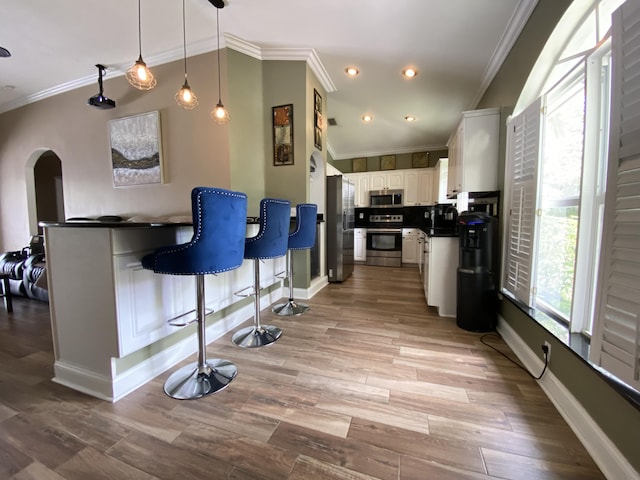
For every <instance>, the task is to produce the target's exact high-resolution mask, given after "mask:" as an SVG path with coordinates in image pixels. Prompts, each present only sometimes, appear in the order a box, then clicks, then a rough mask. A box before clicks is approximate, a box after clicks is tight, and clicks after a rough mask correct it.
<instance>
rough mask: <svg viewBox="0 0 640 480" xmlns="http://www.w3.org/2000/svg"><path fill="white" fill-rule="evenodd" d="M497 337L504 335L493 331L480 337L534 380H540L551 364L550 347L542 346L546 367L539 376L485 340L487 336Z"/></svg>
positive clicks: (482, 341)
mask: <svg viewBox="0 0 640 480" xmlns="http://www.w3.org/2000/svg"><path fill="white" fill-rule="evenodd" d="M489 336H491V337H497V338H500V339H502V337H501V336H500V334H498V333H497V332H492V333H485V334H484V335H482V336H481V337H480V343H482V344H483V345H486V346H487V347H489V348H492V349H493V350H495V351H496V352H498V353H499V354H500V355H502V356H503V357H504V358H506V359H507V360H509V361H510V362H511V363H513V364H514V365H516V366H517V367H519V368H521V369H522V370H524V371H525V372H527V373H528V374H529V376H530V377H531V378H533V379H534V380H540V379H541V378H542V376H543V375H544V374H545V372H546V371H547V367H548V366H549V347H547V346H546V345H543V346H542V353H543V355H544V367H543V369H542V372H541V373H540V375H538V376H537V377H536V376H535V375H533V374H532V373H531V372H530V371H529V370H527V368H526V367H525V366H524V365H522V364H520V363H518V362H516V361H515V360H514V359H513V358H511V357H509V356H508V355H507V354H505V353H504V352H502V351H500V350H498V349H497V348H496V347H494V346H493V345H491V344H489V343H487V342H485V341H484V339H485V337H489Z"/></svg>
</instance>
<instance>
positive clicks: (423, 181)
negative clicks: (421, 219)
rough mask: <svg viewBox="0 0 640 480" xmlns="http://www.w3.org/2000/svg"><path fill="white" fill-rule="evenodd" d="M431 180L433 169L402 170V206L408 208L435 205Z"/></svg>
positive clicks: (432, 181)
mask: <svg viewBox="0 0 640 480" xmlns="http://www.w3.org/2000/svg"><path fill="white" fill-rule="evenodd" d="M433 178H434V169H433V168H415V169H411V170H404V205H405V206H407V207H409V206H412V205H433V204H434V203H436V198H435V196H434V190H433V183H434V180H433Z"/></svg>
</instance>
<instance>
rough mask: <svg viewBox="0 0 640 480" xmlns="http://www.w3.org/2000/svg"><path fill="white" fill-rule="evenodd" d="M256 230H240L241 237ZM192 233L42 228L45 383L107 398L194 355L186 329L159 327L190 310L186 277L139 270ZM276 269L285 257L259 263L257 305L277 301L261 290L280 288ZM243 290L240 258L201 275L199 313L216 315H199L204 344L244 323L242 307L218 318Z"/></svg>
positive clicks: (248, 266)
mask: <svg viewBox="0 0 640 480" xmlns="http://www.w3.org/2000/svg"><path fill="white" fill-rule="evenodd" d="M257 230H258V225H257V224H255V225H254V224H249V225H247V235H248V236H253V235H255V234H256V233H257ZM192 234H193V228H192V227H191V226H186V225H182V226H176V225H171V224H162V225H149V224H141V226H132V225H131V224H129V225H122V226H114V225H111V226H109V225H106V226H100V225H95V224H92V225H77V226H73V225H70V224H45V236H46V243H45V244H46V258H47V281H48V285H49V307H50V312H51V324H52V335H53V343H54V355H55V364H54V375H55V376H54V378H53V381H55V382H57V383H60V384H62V385H65V386H68V387H70V388H73V389H76V390H79V391H82V392H84V393H87V394H89V395H93V396H95V397H98V398H101V399H104V400H108V401H112V402H115V401H117V400H118V399H120V398H122V397H123V396H125V395H126V394H128V393H129V392H131V391H133V390H135V389H136V388H138V387H139V386H141V385H143V384H144V383H146V382H148V381H149V380H151V379H152V378H154V377H156V376H157V375H159V374H161V373H163V372H164V371H166V370H168V369H169V368H172V367H173V366H174V365H176V364H177V363H178V362H180V361H181V360H183V359H184V358H185V357H187V356H188V355H190V354H192V353H194V352H195V351H196V349H197V341H196V338H195V335H196V333H195V324H192V325H190V326H187V327H175V326H171V325H170V324H169V323H168V322H169V320H170V319H172V318H174V317H176V316H179V315H183V314H185V313H187V312H190V311H192V310H194V309H195V304H196V291H195V278H194V277H193V276H182V275H163V274H156V273H154V272H152V271H151V270H145V269H143V268H142V265H141V259H142V257H143V256H144V255H146V254H147V253H150V252H152V251H153V250H154V249H155V248H157V247H160V246H164V245H172V244H179V243H185V242H188V241H189V240H190V239H191V236H192ZM284 269H285V257H281V258H277V259H274V260H267V261H266V262H265V264H264V265H263V266H261V268H260V273H261V275H260V276H261V285H262V288H263V289H265V290H263V298H262V308H266V307H267V306H268V305H270V304H271V303H273V302H274V301H276V300H277V299H279V298H280V297H281V291H280V289H279V288H273V289H270V288H268V287H270V286H273V285H275V284H279V283H281V281H280V280H279V279H277V278H275V274H276V273H278V272H281V271H283V270H284ZM252 284H253V268H252V262H250V261H245V262H244V263H243V264H242V266H241V267H240V268H238V269H236V270H231V271H229V272H225V273H222V274H220V275H206V276H205V292H206V301H207V311H210V310H213V311H215V312H218V313H215V314H213V315H210V316H209V317H208V322H207V323H208V326H207V340H208V341H209V342H211V341H213V340H214V339H216V338H217V337H220V336H221V335H223V334H224V333H226V332H228V331H230V330H232V329H234V328H235V327H236V326H238V325H239V324H240V323H242V322H244V321H245V320H247V319H249V318H251V317H252V315H253V305H252V304H251V302H249V301H245V302H244V303H243V306H242V307H241V308H239V309H233V310H234V311H233V312H231V313H228V314H225V312H221V311H223V310H224V309H225V308H226V307H229V306H230V305H232V304H233V303H235V302H239V301H241V300H243V299H242V298H241V297H237V296H235V295H234V294H233V292H236V291H238V290H241V289H242V288H245V287H247V286H249V285H252ZM266 292H269V293H268V294H267V295H266V296H265V295H264V294H265V293H266ZM194 317H195V313H190V314H188V315H187V316H185V317H184V318H182V319H185V320H186V319H192V318H194ZM212 317H213V321H212ZM182 319H181V320H182Z"/></svg>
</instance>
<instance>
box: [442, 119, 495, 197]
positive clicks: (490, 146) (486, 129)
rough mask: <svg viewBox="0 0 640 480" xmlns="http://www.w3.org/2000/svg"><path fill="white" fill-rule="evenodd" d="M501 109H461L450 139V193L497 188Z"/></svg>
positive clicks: (451, 194)
mask: <svg viewBox="0 0 640 480" xmlns="http://www.w3.org/2000/svg"><path fill="white" fill-rule="evenodd" d="M499 143H500V109H498V108H487V109H484V110H471V111H467V112H462V120H461V121H460V124H459V125H458V128H457V129H456V131H455V132H454V134H453V135H452V136H451V139H450V141H449V174H448V181H447V195H448V196H450V197H453V196H456V195H457V194H458V193H461V192H485V191H494V190H497V189H498V146H499Z"/></svg>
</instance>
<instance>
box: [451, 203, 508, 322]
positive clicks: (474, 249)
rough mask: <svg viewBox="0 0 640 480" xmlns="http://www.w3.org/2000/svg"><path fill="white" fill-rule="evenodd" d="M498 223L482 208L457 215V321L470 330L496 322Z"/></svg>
mask: <svg viewBox="0 0 640 480" xmlns="http://www.w3.org/2000/svg"><path fill="white" fill-rule="evenodd" d="M497 224H498V221H497V219H496V218H495V217H492V216H491V215H489V214H487V213H483V212H463V213H461V214H460V215H459V216H458V233H459V238H460V262H459V265H458V285H457V310H456V323H457V325H458V327H460V328H463V329H465V330H470V331H472V332H488V331H491V330H493V329H495V326H496V317H497V312H496V308H497V295H496V280H497V278H496V277H497V275H498V272H497V271H496V269H497V262H496V260H497V256H496V255H497V248H496V247H497V242H498V231H497Z"/></svg>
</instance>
